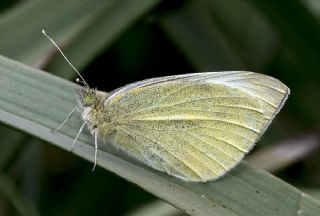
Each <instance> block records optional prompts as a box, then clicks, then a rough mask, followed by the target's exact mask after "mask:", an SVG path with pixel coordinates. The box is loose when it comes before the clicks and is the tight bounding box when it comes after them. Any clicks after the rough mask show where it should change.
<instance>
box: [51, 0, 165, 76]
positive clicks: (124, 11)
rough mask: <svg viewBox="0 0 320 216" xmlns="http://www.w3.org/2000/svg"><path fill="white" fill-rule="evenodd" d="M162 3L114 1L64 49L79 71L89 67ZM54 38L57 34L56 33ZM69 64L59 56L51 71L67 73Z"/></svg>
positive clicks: (127, 0) (54, 60)
mask: <svg viewBox="0 0 320 216" xmlns="http://www.w3.org/2000/svg"><path fill="white" fill-rule="evenodd" d="M158 3H159V0H149V1H144V0H139V1H131V0H118V1H113V2H112V4H110V6H108V7H106V8H105V9H104V10H103V11H101V12H100V14H99V15H98V16H96V17H95V19H94V22H92V23H91V24H90V25H89V26H87V27H86V28H85V29H83V31H81V32H79V33H78V34H77V37H76V38H74V40H73V41H72V42H71V43H70V44H69V45H68V46H67V47H66V48H65V49H64V50H63V51H64V52H65V54H66V55H67V56H68V58H70V59H72V63H73V64H74V65H76V66H77V69H80V70H81V69H82V68H84V67H85V66H87V65H88V64H89V63H90V62H91V61H92V60H93V58H94V57H96V56H97V55H98V54H99V52H101V51H103V50H105V48H106V47H107V46H108V45H111V44H112V42H114V41H115V40H116V39H117V38H118V37H119V36H120V35H121V34H122V33H123V32H124V31H125V30H126V29H127V28H128V27H129V26H131V25H132V24H133V23H135V22H136V21H137V20H138V19H139V18H141V17H142V16H143V15H144V14H146V13H147V12H148V11H150V10H151V9H152V8H154V7H155V6H156V5H157V4H158ZM52 34H53V35H52V36H54V34H55V33H54V32H52ZM65 68H66V62H65V60H64V59H63V58H62V57H61V56H60V55H59V56H56V57H54V58H53V60H52V61H51V62H50V63H49V67H48V70H49V71H51V72H53V73H54V74H57V72H59V71H65Z"/></svg>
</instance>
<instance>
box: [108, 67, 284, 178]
mask: <svg viewBox="0 0 320 216" xmlns="http://www.w3.org/2000/svg"><path fill="white" fill-rule="evenodd" d="M110 95H111V96H109V98H108V99H106V101H105V107H106V110H108V111H109V112H110V114H111V116H112V122H113V125H114V127H115V133H113V135H112V139H113V142H114V144H115V145H116V146H117V147H119V148H120V149H122V150H124V151H125V152H126V153H127V154H129V155H131V156H133V157H134V158H136V159H138V160H140V161H142V162H144V163H145V164H147V165H149V166H151V167H153V168H154V169H156V170H159V171H163V172H166V173H167V174H169V175H172V176H175V177H178V178H180V179H183V180H185V181H200V182H206V181H209V180H213V179H216V178H219V177H220V176H222V175H224V174H225V173H226V172H227V171H229V170H230V169H232V168H233V167H234V166H235V165H237V164H238V163H239V162H240V161H241V159H242V158H243V157H244V156H245V154H246V153H248V152H249V151H250V150H251V148H252V147H253V146H254V144H255V143H256V141H257V140H258V138H259V137H260V136H261V135H262V134H263V132H264V131H265V129H266V128H267V126H268V125H269V124H270V123H271V121H272V119H273V118H274V116H275V115H276V114H277V113H278V111H279V110H280V108H281V107H282V105H283V104H284V102H285V100H286V99H287V96H288V95H289V89H288V88H287V87H286V86H285V85H284V84H283V83H281V82H280V81H279V80H277V79H275V78H272V77H269V76H266V75H262V74H257V73H252V72H245V71H233V72H216V73H213V72H208V73H197V74H186V75H179V76H169V77H162V78H154V79H149V80H145V81H141V82H137V83H133V84H130V85H127V86H125V87H122V88H120V89H117V90H115V91H114V92H112V93H111V94H110Z"/></svg>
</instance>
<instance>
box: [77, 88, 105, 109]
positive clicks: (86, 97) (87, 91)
mask: <svg viewBox="0 0 320 216" xmlns="http://www.w3.org/2000/svg"><path fill="white" fill-rule="evenodd" d="M76 93H77V96H78V97H77V98H78V103H79V104H80V105H81V106H82V107H95V106H97V105H98V104H99V103H100V97H98V96H97V90H96V89H92V88H88V87H84V88H80V89H77V91H76Z"/></svg>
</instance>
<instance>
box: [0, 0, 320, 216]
mask: <svg viewBox="0 0 320 216" xmlns="http://www.w3.org/2000/svg"><path fill="white" fill-rule="evenodd" d="M319 18H320V0H282V1H277V0H259V1H253V0H245V1H242V0H228V1H224V0H174V1H170V0H166V1H165V0H163V1H161V0H137V1H131V0H117V1H114V0H108V1H102V0H93V1H92V0H70V1H58V0H52V1H50V0H33V1H22V0H4V1H1V2H0V54H1V55H3V56H7V57H10V58H12V59H15V60H17V61H20V62H22V63H26V64H28V65H31V66H34V67H38V68H42V69H44V70H46V71H49V72H50V73H53V74H56V75H58V76H61V77H64V78H67V79H74V78H75V73H74V72H73V71H72V70H71V69H70V67H69V66H68V65H67V64H66V62H65V61H64V60H63V59H62V57H61V56H60V55H59V54H58V53H57V52H56V50H55V49H54V48H53V47H52V45H51V44H50V42H49V41H48V40H47V39H46V38H44V36H43V35H42V34H41V29H46V31H47V32H48V33H49V34H51V36H52V37H53V38H54V39H55V40H56V42H57V43H58V44H60V46H61V47H62V48H63V50H64V52H65V53H66V55H67V56H68V57H69V59H70V60H71V62H72V63H73V64H74V65H75V66H76V67H77V68H78V69H79V70H80V71H82V73H83V76H84V78H85V79H86V81H87V82H88V83H89V84H90V85H91V86H96V87H97V88H98V89H100V90H104V91H111V90H113V89H115V88H117V87H120V86H122V85H125V84H127V83H131V82H134V81H138V80H141V79H145V78H151V77H157V76H164V75H174V74H183V73H191V72H200V71H222V70H250V71H255V72H260V73H265V74H268V75H271V76H273V77H276V78H278V79H280V80H281V81H282V82H284V83H285V84H286V85H288V86H289V87H290V88H291V95H290V97H289V100H288V101H287V103H286V104H285V106H284V108H283V110H282V111H281V112H280V114H279V115H278V117H277V118H276V120H275V121H274V122H273V124H272V125H271V127H270V128H269V129H268V130H267V132H266V133H265V135H264V136H263V137H262V139H261V141H259V143H258V146H257V148H256V149H255V150H254V151H253V152H252V154H251V155H250V156H249V157H248V158H247V159H248V161H249V162H250V163H251V164H252V165H253V166H257V167H262V168H263V169H266V170H269V171H270V172H273V173H275V175H277V176H279V177H280V178H282V179H284V180H285V181H287V182H289V183H290V184H292V185H294V186H296V187H298V188H302V190H305V191H307V193H309V194H311V195H313V196H314V197H318V198H319V199H320V196H319V194H320V190H319V187H320V157H319V154H320V151H319V145H320V141H319V128H318V127H319V122H320V112H319V110H320V74H319V73H320V28H319ZM0 79H1V77H0ZM91 167H92V164H91V163H88V162H86V161H84V160H82V159H80V158H77V157H75V156H73V155H72V154H70V153H69V152H65V151H63V150H61V149H58V148H56V147H53V146H52V145H47V144H43V141H40V140H37V139H35V138H33V137H30V136H27V135H25V134H22V133H20V132H17V131H14V130H13V129H9V128H6V127H5V126H0V172H1V173H0V215H42V214H43V215H182V213H180V212H179V211H178V210H175V209H174V208H172V207H170V206H168V205H167V204H165V203H162V202H161V201H158V200H156V198H155V197H153V196H152V195H150V194H149V193H147V192H145V191H143V190H142V189H140V188H138V187H137V186H135V185H133V184H131V183H128V182H126V181H125V180H123V179H121V178H119V177H117V176H115V175H114V174H111V173H109V172H106V171H104V170H102V169H100V168H97V169H96V170H95V171H94V172H91V171H90V170H91ZM150 209H151V210H150ZM151 213H152V214H151Z"/></svg>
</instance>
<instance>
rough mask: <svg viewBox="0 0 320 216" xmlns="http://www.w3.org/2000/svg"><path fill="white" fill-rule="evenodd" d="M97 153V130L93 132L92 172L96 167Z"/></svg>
mask: <svg viewBox="0 0 320 216" xmlns="http://www.w3.org/2000/svg"><path fill="white" fill-rule="evenodd" d="M97 153H98V133H97V129H95V130H94V165H93V168H92V171H94V169H95V168H96V165H97Z"/></svg>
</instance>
